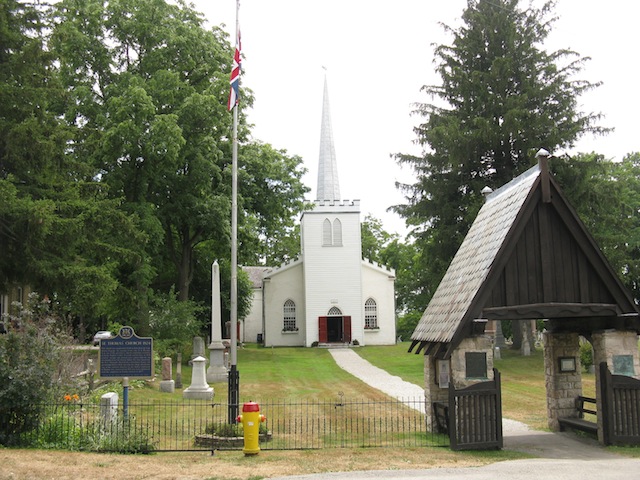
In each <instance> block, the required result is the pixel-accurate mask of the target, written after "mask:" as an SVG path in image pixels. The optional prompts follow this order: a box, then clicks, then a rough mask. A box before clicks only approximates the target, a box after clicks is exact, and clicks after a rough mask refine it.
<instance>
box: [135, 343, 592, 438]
mask: <svg viewBox="0 0 640 480" xmlns="http://www.w3.org/2000/svg"><path fill="white" fill-rule="evenodd" d="M409 345H410V343H408V342H402V343H400V344H397V345H391V346H366V347H361V348H356V349H354V351H355V352H356V353H358V354H359V355H361V356H362V357H363V358H364V359H366V360H368V361H369V362H371V363H372V364H374V365H376V366H378V367H380V368H382V369H384V370H386V371H388V372H389V373H391V374H392V375H397V376H399V377H400V378H402V379H403V380H405V381H408V382H411V383H414V384H416V385H418V386H421V387H422V386H423V385H424V374H423V361H424V356H423V355H422V354H420V355H415V354H413V353H408V348H409ZM495 367H496V368H497V369H498V370H499V371H500V372H501V374H502V404H503V415H504V416H505V417H506V418H511V419H514V420H518V421H521V422H524V423H526V424H527V425H529V426H531V427H533V428H537V429H546V428H547V410H546V408H547V407H546V390H545V381H544V361H543V356H542V351H541V350H537V351H535V352H533V354H532V355H531V356H528V357H523V356H521V355H519V353H517V352H514V351H510V350H505V351H503V353H502V359H501V360H497V361H496V362H495ZM238 371H239V372H240V398H241V401H242V402H244V401H248V400H258V399H289V398H296V399H330V398H335V397H338V396H339V395H340V393H343V394H344V397H345V398H350V399H360V398H367V399H380V398H385V396H384V394H382V393H380V392H379V391H377V390H375V389H373V388H371V387H369V386H368V385H366V384H365V383H363V382H362V381H360V380H358V379H356V378H355V377H353V376H351V375H349V374H348V373H346V372H345V371H344V370H342V369H341V368H339V367H338V366H337V365H336V363H335V362H334V361H333V358H332V357H331V355H330V354H329V352H328V350H326V349H321V348H263V347H260V346H257V345H255V344H248V345H246V346H245V348H241V349H239V350H238ZM174 378H175V366H174ZM582 380H583V394H584V395H587V396H593V395H594V391H595V386H594V385H595V379H594V375H593V374H587V373H583V376H582ZM182 381H183V385H184V387H185V388H186V387H188V386H189V384H190V383H191V368H190V367H189V366H188V365H183V367H182ZM159 382H160V379H159V378H157V379H156V380H155V381H154V382H152V388H151V389H148V388H139V387H135V388H132V389H131V390H130V393H129V398H130V400H131V401H136V400H145V401H148V400H151V401H156V400H157V401H169V400H171V401H180V400H181V399H182V390H176V392H175V393H174V394H172V395H167V394H165V393H161V392H159V391H158V387H159ZM212 386H213V387H214V390H215V398H216V399H218V400H219V401H225V400H226V398H227V383H226V382H222V383H216V384H213V385H212Z"/></svg>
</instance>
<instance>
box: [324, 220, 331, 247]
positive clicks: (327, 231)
mask: <svg viewBox="0 0 640 480" xmlns="http://www.w3.org/2000/svg"><path fill="white" fill-rule="evenodd" d="M332 240H333V232H332V231H331V220H329V219H328V218H325V219H324V222H323V223H322V246H323V247H328V246H331V245H332V243H331V242H332Z"/></svg>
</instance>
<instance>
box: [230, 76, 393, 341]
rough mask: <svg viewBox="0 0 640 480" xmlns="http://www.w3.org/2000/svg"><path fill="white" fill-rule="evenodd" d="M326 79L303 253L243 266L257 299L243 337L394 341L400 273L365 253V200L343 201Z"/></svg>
mask: <svg viewBox="0 0 640 480" xmlns="http://www.w3.org/2000/svg"><path fill="white" fill-rule="evenodd" d="M337 170H338V169H337V164H336V155H335V148H334V144H333V133H332V128H331V115H330V110H329V98H328V91H327V81H326V78H325V84H324V101H323V111H322V125H321V134H320V158H319V163H318V188H317V192H316V195H317V198H318V200H315V202H314V208H313V209H311V210H309V211H305V212H304V213H303V214H302V217H301V219H300V232H301V235H300V236H301V255H300V258H298V259H296V260H293V261H292V262H290V263H287V264H283V265H281V266H279V267H275V268H268V267H244V270H245V271H246V272H247V273H248V274H249V276H250V278H251V280H252V282H253V286H254V295H253V304H252V308H251V312H250V314H249V315H248V316H247V317H246V318H245V319H244V320H243V322H242V326H241V332H240V339H241V340H242V341H246V342H254V341H262V342H263V343H264V345H265V346H267V347H270V346H305V347H311V346H315V345H318V344H352V345H391V344H394V343H395V341H396V324H395V288H394V283H395V272H394V271H393V270H390V269H388V268H386V267H384V266H383V265H379V264H377V263H374V262H370V261H368V260H366V259H363V258H362V239H361V235H360V201H359V200H341V199H340V186H339V182H338V173H337Z"/></svg>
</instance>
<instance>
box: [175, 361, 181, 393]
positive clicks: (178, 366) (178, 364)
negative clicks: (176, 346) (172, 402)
mask: <svg viewBox="0 0 640 480" xmlns="http://www.w3.org/2000/svg"><path fill="white" fill-rule="evenodd" d="M176 388H182V354H181V353H178V360H177V361H176Z"/></svg>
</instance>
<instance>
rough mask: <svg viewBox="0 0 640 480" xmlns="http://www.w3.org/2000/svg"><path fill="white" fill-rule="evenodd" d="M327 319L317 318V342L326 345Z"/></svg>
mask: <svg viewBox="0 0 640 480" xmlns="http://www.w3.org/2000/svg"><path fill="white" fill-rule="evenodd" d="M327 341H328V338H327V317H318V342H319V343H327Z"/></svg>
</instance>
